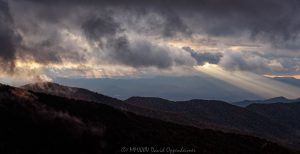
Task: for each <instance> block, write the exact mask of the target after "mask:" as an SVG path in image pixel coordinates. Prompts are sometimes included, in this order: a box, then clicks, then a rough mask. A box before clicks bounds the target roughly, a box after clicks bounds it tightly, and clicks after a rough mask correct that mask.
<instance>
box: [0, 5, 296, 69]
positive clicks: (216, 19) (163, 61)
mask: <svg viewBox="0 0 300 154" xmlns="http://www.w3.org/2000/svg"><path fill="white" fill-rule="evenodd" d="M10 4H11V5H12V7H15V8H14V12H13V14H14V18H15V21H16V22H18V24H17V27H16V29H17V30H18V31H21V32H22V34H23V35H24V36H26V38H25V37H24V39H27V40H29V44H23V46H22V49H23V50H24V51H23V50H21V51H20V52H22V53H19V54H21V55H24V57H25V55H26V54H28V55H31V56H33V57H34V59H35V60H36V61H37V62H39V63H50V62H53V63H61V62H62V61H63V60H65V59H67V60H71V61H84V60H86V59H88V58H86V57H84V55H82V54H81V53H83V50H84V49H77V48H76V47H77V46H76V43H74V42H73V44H74V45H67V46H66V44H65V43H66V42H65V39H66V38H68V36H65V34H62V33H61V30H62V29H63V30H67V31H70V32H72V33H73V32H74V33H75V34H76V35H78V36H79V37H86V38H87V40H88V41H90V42H88V43H90V44H92V43H99V44H100V45H101V47H103V48H96V49H93V51H92V52H97V53H98V54H101V55H105V58H108V59H109V61H110V62H114V63H117V64H124V65H128V66H132V67H157V68H161V69H166V68H170V67H172V66H177V65H189V66H191V65H192V64H193V62H195V61H193V60H196V61H197V63H198V64H200V65H202V64H204V63H205V62H209V63H213V64H218V63H219V61H220V59H223V58H224V56H225V53H224V55H222V54H219V53H218V54H215V53H198V52H194V51H192V52H188V53H187V52H186V51H184V50H182V49H178V51H174V49H173V48H168V47H167V46H168V45H167V44H164V45H163V46H162V45H157V44H155V42H156V43H157V42H159V43H161V44H163V42H164V41H166V43H167V41H169V40H172V39H174V38H179V37H183V39H182V40H184V37H186V38H190V39H191V38H193V36H194V34H199V35H205V36H208V37H211V36H212V37H214V38H216V39H218V37H220V38H222V39H223V38H225V39H226V38H231V39H232V38H233V39H240V38H241V39H242V40H243V39H244V37H247V38H248V37H249V36H250V39H253V40H252V41H257V40H259V41H260V42H263V43H270V44H271V46H272V47H276V48H280V47H281V48H289V49H290V50H295V51H297V50H298V49H299V46H298V45H297V44H299V43H298V42H297V39H299V38H298V35H299V32H300V18H299V15H300V11H299V10H298V8H299V7H300V2H298V1H296V0H252V1H246V0H245V1H241V0H226V1H225V0H190V1H186V0H176V1H173V0H151V1H150V0H149V1H146V0H144V1H143V0H51V1H50V0H20V1H19V0H11V3H10ZM3 10H5V9H1V12H0V13H1V14H5V13H4V12H5V11H3ZM7 13H8V11H7ZM2 16H5V17H4V18H3V17H1V23H0V30H1V34H0V36H1V37H0V39H1V40H3V38H4V40H5V41H7V43H5V47H3V48H4V49H6V50H5V52H4V50H3V51H1V54H0V56H1V57H4V58H3V59H14V57H15V51H16V50H15V49H16V47H17V44H18V42H17V41H16V40H20V39H18V37H17V36H18V35H16V30H15V29H14V26H10V24H13V22H10V21H12V20H11V19H10V20H8V21H9V22H7V21H6V20H7V19H6V18H7V17H8V18H11V17H10V15H9V13H8V15H2ZM2 31H3V33H2ZM55 31H57V32H55ZM53 33H54V34H55V35H54V36H52V34H53ZM56 33H57V34H56ZM23 35H22V36H23ZM136 35H138V36H142V38H143V39H144V40H140V41H137V39H136V38H135V37H136ZM248 35H249V36H248ZM36 36H39V37H36ZM145 38H147V39H148V40H145ZM155 39H157V40H155ZM32 40H33V41H32ZM5 41H1V42H5ZM30 41H31V42H30ZM195 41H197V40H195ZM221 41H222V40H221ZM77 43H78V42H77ZM80 43H82V42H79V43H78V44H80ZM221 43H222V42H221ZM246 43H247V42H246ZM199 44H200V45H201V43H199ZM1 46H4V45H3V43H1ZM6 46H7V47H6ZM104 48H107V51H102V49H103V50H104ZM6 51H12V52H6ZM174 52H176V53H174ZM186 53H187V54H186ZM180 54H183V55H185V56H182V55H180ZM186 55H189V57H188V56H186ZM222 56H223V57H222ZM231 56H233V57H232V58H228V56H227V60H228V61H226V65H225V63H224V66H228V67H231V66H232V65H231V64H233V63H234V64H237V65H234V66H232V67H239V68H240V69H244V68H245V69H247V70H253V69H252V68H254V70H255V69H256V68H259V67H261V68H266V67H268V65H265V62H266V60H265V58H261V59H260V58H257V57H256V56H254V58H252V59H251V60H253V61H255V63H252V62H251V61H248V60H247V61H244V62H243V61H240V59H239V58H238V57H239V56H241V57H240V58H244V57H242V56H245V55H237V56H235V55H231ZM99 57H100V56H99ZM229 59H230V60H232V61H233V62H230V61H229ZM105 60H106V59H103V57H100V58H99V61H105ZM267 63H268V62H267ZM244 64H245V65H244ZM255 64H259V65H255Z"/></svg>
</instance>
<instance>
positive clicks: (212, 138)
mask: <svg viewBox="0 0 300 154" xmlns="http://www.w3.org/2000/svg"><path fill="white" fill-rule="evenodd" d="M0 121H1V127H0V153H1V154H5V153H31V154H34V153H43V154H45V153H46V154H47V153H120V152H121V151H120V150H121V149H122V147H126V148H128V149H126V148H125V150H130V147H131V150H132V149H133V147H138V146H148V147H151V146H153V147H167V146H169V147H172V148H177V149H180V148H181V147H183V148H184V149H186V150H191V149H192V150H193V149H194V150H195V151H196V153H230V154H232V153H251V154H252V153H284V154H285V153H291V151H289V150H287V149H286V148H283V147H280V146H278V145H277V144H274V143H271V142H268V141H266V140H262V139H258V138H255V137H251V136H242V135H236V134H230V133H222V132H218V131H212V130H201V129H197V128H194V127H187V126H182V125H177V124H172V123H167V122H163V121H160V120H154V119H150V118H145V117H141V116H136V115H134V114H131V113H127V112H123V111H120V110H117V109H114V108H111V107H109V106H106V105H103V104H98V103H92V102H84V101H76V100H71V99H67V98H62V97H57V96H51V95H47V94H40V93H30V92H27V91H25V90H21V89H16V88H12V87H8V86H0ZM123 150H124V148H123Z"/></svg>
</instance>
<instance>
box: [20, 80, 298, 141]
mask: <svg viewBox="0 0 300 154" xmlns="http://www.w3.org/2000/svg"><path fill="white" fill-rule="evenodd" d="M22 88H24V89H27V90H30V91H34V92H43V93H47V94H51V95H56V96H61V97H65V96H67V97H68V98H72V99H78V100H84V101H93V102H97V103H102V104H106V105H109V106H112V107H114V108H116V109H120V110H122V111H128V112H132V113H135V114H137V115H140V116H145V117H150V118H155V119H160V120H163V121H168V122H173V123H178V124H183V125H189V126H194V127H198V128H201V129H212V130H221V131H223V132H227V133H233V132H235V133H239V134H244V135H251V136H257V137H262V138H266V139H269V140H272V141H276V142H280V143H281V144H285V145H288V146H291V147H298V146H299V145H300V139H299V137H300V134H299V133H298V132H299V130H300V129H299V128H298V127H296V126H295V121H296V120H297V119H299V116H296V117H293V116H294V115H293V114H291V115H287V116H285V117H286V118H291V117H293V118H294V120H293V121H291V120H289V119H286V121H285V122H283V121H284V120H282V119H278V118H274V116H267V115H266V114H262V113H261V112H260V110H259V108H260V106H259V107H258V109H255V110H254V109H252V108H243V107H238V106H235V105H232V104H229V103H226V102H222V101H214V100H197V99H195V100H190V101H177V102H175V101H170V100H166V99H161V98H155V97H131V98H129V99H127V100H125V101H122V100H118V99H114V98H110V97H108V96H104V95H102V94H98V93H95V92H92V91H88V90H85V89H81V88H73V87H66V86H62V85H58V84H55V83H37V84H29V85H25V86H22ZM55 89H57V90H55ZM272 100H273V101H274V102H276V101H278V100H287V99H285V98H283V97H278V98H275V99H270V100H268V101H267V102H272ZM269 105H272V104H269ZM295 106H300V103H295ZM297 111H298V112H299V113H300V110H299V109H298V108H295V111H294V112H297ZM291 113H292V112H291ZM286 114H289V113H288V112H287V113H286Z"/></svg>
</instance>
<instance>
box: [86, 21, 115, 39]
mask: <svg viewBox="0 0 300 154" xmlns="http://www.w3.org/2000/svg"><path fill="white" fill-rule="evenodd" d="M82 29H83V31H84V33H85V35H86V36H87V37H88V38H90V39H92V40H99V39H101V38H103V37H104V38H106V37H114V36H115V35H116V33H117V32H120V31H121V28H120V25H119V24H118V23H116V22H115V21H114V20H113V19H112V17H110V16H102V17H95V18H90V19H88V20H87V21H85V22H84V23H83V24H82Z"/></svg>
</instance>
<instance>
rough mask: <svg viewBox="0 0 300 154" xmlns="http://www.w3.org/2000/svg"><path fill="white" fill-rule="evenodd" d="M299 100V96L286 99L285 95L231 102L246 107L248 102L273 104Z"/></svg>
mask: <svg viewBox="0 0 300 154" xmlns="http://www.w3.org/2000/svg"><path fill="white" fill-rule="evenodd" d="M295 102H300V98H298V99H287V98H285V97H282V96H280V97H274V98H270V99H266V100H244V101H240V102H235V103H233V104H234V105H237V106H241V107H246V106H248V105H250V104H273V103H295Z"/></svg>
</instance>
